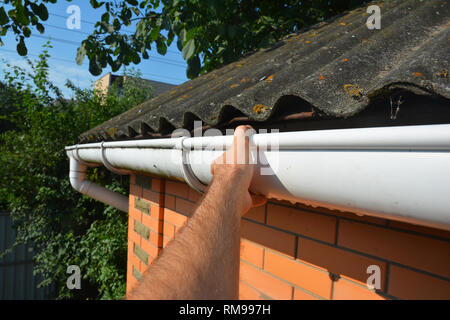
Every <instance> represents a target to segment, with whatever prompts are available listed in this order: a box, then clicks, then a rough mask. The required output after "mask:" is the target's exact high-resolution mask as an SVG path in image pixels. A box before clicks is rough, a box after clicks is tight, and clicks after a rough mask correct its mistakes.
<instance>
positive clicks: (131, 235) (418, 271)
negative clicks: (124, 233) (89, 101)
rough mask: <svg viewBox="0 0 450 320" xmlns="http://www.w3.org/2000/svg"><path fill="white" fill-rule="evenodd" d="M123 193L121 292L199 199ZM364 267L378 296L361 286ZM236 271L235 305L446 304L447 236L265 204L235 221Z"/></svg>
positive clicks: (170, 184) (173, 193)
mask: <svg viewBox="0 0 450 320" xmlns="http://www.w3.org/2000/svg"><path fill="white" fill-rule="evenodd" d="M130 190H131V191H130V211H129V229H128V242H129V244H128V251H129V252H128V271H127V291H130V290H131V288H132V287H133V286H135V285H137V283H138V280H137V279H136V276H137V277H139V275H140V274H143V273H144V272H145V271H146V269H147V268H148V266H150V265H151V263H152V262H153V261H154V259H156V258H157V257H158V255H160V254H161V253H162V251H163V250H164V248H165V247H166V246H168V245H170V241H171V240H172V239H174V238H175V237H176V235H177V233H178V232H179V230H180V229H181V228H182V227H183V225H185V224H186V223H187V222H188V220H189V217H190V216H191V215H192V214H193V213H194V211H195V209H196V207H197V206H198V204H199V203H200V202H201V198H202V195H201V194H199V193H198V192H196V191H194V190H192V189H191V188H189V187H188V186H187V185H186V184H184V183H181V182H177V181H171V180H164V179H160V178H155V177H150V176H144V175H141V176H138V179H136V176H133V177H132V179H131V187H130ZM136 204H137V205H136ZM143 236H144V237H143ZM135 245H136V246H137V247H138V248H139V250H141V251H138V252H139V254H140V255H141V257H142V251H143V252H145V253H146V254H147V255H148V264H147V265H146V264H145V263H143V262H142V260H141V259H140V258H139V257H137V256H136V254H135ZM144 256H145V255H144ZM370 265H376V266H378V267H379V268H380V289H377V290H375V289H373V290H372V289H369V288H368V287H367V285H366V281H367V278H368V277H369V276H370V274H368V273H367V267H368V266H370ZM240 269H241V270H240V274H239V277H240V285H239V290H240V291H239V296H240V298H241V299H296V300H321V299H383V300H384V299H450V232H447V231H443V230H437V229H432V228H427V227H422V226H415V225H411V224H407V223H401V222H396V221H388V220H384V219H379V218H375V217H369V216H362V217H361V216H357V215H355V214H353V213H349V212H339V211H331V210H329V209H327V208H320V207H319V208H318V207H310V206H307V205H305V204H296V205H293V204H291V203H288V202H285V201H272V200H271V201H269V202H268V203H267V204H266V205H265V206H262V207H258V208H254V209H252V210H251V211H249V212H248V213H247V214H246V215H245V216H244V217H243V218H242V225H241V268H240Z"/></svg>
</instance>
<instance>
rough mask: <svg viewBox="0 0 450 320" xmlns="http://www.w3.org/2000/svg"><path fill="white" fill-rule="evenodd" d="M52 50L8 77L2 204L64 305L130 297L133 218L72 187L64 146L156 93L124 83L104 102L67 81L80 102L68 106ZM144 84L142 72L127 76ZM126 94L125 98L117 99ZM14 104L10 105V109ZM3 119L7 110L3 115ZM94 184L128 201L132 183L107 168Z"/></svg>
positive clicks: (0, 138) (0, 148)
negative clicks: (72, 285) (75, 275)
mask: <svg viewBox="0 0 450 320" xmlns="http://www.w3.org/2000/svg"><path fill="white" fill-rule="evenodd" d="M49 46H50V45H49V44H47V45H46V46H45V47H44V49H43V52H42V54H41V55H40V57H39V59H37V61H34V62H32V61H30V60H28V63H29V65H30V67H31V72H27V71H25V70H24V69H22V68H20V67H17V66H11V65H9V66H8V68H9V69H8V70H5V81H4V83H3V87H4V88H7V90H8V94H9V96H8V97H9V100H8V101H9V102H8V103H10V105H9V109H8V110H7V112H4V113H3V117H2V119H3V120H4V121H7V123H8V124H9V125H10V126H9V127H8V128H7V129H6V131H4V132H2V133H1V134H0V167H1V168H2V169H3V170H2V172H3V179H2V180H1V181H0V205H2V206H3V207H4V208H3V209H5V210H9V211H10V212H11V214H12V217H13V221H14V225H15V227H16V228H17V233H18V238H17V243H20V242H31V243H33V246H34V251H35V259H36V267H35V273H37V274H40V275H41V276H42V279H43V281H42V282H41V283H40V286H46V285H49V284H51V283H52V282H54V283H55V284H56V292H55V295H56V297H57V298H59V299H65V298H77V299H117V298H121V297H122V296H123V295H124V293H125V278H126V253H127V215H126V213H123V212H120V211H118V210H116V209H114V208H112V207H108V206H105V205H104V204H102V203H99V202H97V201H94V200H92V199H89V198H87V197H85V196H82V195H81V194H80V193H78V192H76V191H74V190H73V189H72V187H71V186H70V183H69V180H68V169H69V161H68V158H67V156H66V153H65V151H64V147H65V146H67V145H72V144H76V143H77V139H78V136H79V135H80V134H81V133H83V132H85V131H87V130H88V129H90V128H92V127H94V126H96V125H98V124H100V123H102V122H104V121H106V120H108V119H110V118H112V117H113V116H115V115H117V114H120V113H122V112H124V111H126V110H128V109H129V108H131V107H134V106H135V105H137V104H139V103H141V102H143V101H144V100H146V99H149V98H150V96H151V88H150V87H148V86H147V85H140V86H138V85H136V83H134V82H133V81H126V82H125V83H124V84H123V85H124V86H123V87H121V88H119V86H117V85H116V86H113V89H112V90H111V91H110V92H109V93H108V94H106V96H105V95H103V94H101V93H100V92H96V91H95V90H93V89H92V90H91V89H88V90H86V89H80V88H77V87H76V86H74V85H73V84H72V83H70V82H68V83H67V86H68V87H69V88H71V89H72V90H73V92H74V99H73V100H71V101H68V100H65V99H64V98H63V96H62V94H61V91H60V89H59V88H57V87H55V86H54V85H53V84H52V83H51V81H50V80H49V67H48V58H49V54H48V50H47V48H48V47H49ZM126 74H127V75H128V76H135V77H138V76H139V73H138V72H136V71H133V70H132V71H131V72H130V71H126ZM119 91H120V94H119ZM11 102H12V104H11ZM0 110H2V112H3V109H0ZM89 179H91V180H94V181H96V182H98V183H101V184H103V185H106V186H107V187H108V188H111V189H114V190H116V191H118V192H122V193H123V194H126V193H127V188H128V180H127V179H126V178H123V180H122V181H121V178H120V177H118V176H115V175H112V174H111V173H109V172H108V171H106V170H103V169H94V170H92V171H91V172H90V175H89ZM69 265H78V266H79V267H80V268H81V275H82V279H83V280H82V288H81V290H68V289H67V288H66V280H67V277H68V275H67V274H66V270H67V267H68V266H69Z"/></svg>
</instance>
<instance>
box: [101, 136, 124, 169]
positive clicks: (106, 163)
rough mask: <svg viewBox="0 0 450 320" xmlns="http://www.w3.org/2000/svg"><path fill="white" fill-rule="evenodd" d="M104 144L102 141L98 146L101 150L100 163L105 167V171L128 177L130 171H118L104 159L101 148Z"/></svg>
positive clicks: (103, 148) (103, 152)
mask: <svg viewBox="0 0 450 320" xmlns="http://www.w3.org/2000/svg"><path fill="white" fill-rule="evenodd" d="M104 143H105V141H103V142H102V143H101V144H100V149H101V155H102V162H103V165H104V166H105V167H106V169H108V170H109V171H111V172H114V173H115V174H120V175H128V174H131V171H129V170H124V169H118V168H116V167H114V166H113V165H112V164H111V163H110V162H109V161H108V159H106V155H105V150H106V149H105V147H104V146H103V144H104Z"/></svg>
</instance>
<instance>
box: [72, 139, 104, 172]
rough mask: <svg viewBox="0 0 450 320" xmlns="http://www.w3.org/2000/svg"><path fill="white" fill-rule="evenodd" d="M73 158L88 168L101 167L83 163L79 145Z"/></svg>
mask: <svg viewBox="0 0 450 320" xmlns="http://www.w3.org/2000/svg"><path fill="white" fill-rule="evenodd" d="M73 157H74V158H75V160H77V161H78V162H79V163H80V164H82V165H84V166H86V167H92V168H94V167H99V166H100V165H99V164H96V163H87V162H85V161H83V160H82V159H81V157H80V155H79V154H78V144H77V145H76V146H75V154H73Z"/></svg>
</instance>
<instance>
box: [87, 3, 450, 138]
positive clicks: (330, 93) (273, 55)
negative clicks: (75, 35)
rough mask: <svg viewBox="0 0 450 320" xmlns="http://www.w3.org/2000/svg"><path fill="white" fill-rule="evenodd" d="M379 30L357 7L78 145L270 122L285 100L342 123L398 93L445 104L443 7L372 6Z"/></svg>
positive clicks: (447, 8)
mask: <svg viewBox="0 0 450 320" xmlns="http://www.w3.org/2000/svg"><path fill="white" fill-rule="evenodd" d="M374 4H377V5H379V6H380V7H381V18H382V19H381V29H380V30H369V29H368V28H367V26H366V21H367V18H368V17H369V14H367V13H366V8H367V6H364V7H361V8H358V9H356V10H353V11H351V12H349V13H348V14H346V15H343V16H341V17H338V18H335V19H334V20H332V21H328V22H324V23H321V24H319V25H316V26H314V27H312V28H311V29H309V30H308V31H306V32H303V33H299V34H293V35H290V36H288V37H286V38H285V39H283V40H282V41H280V42H279V43H277V44H276V45H275V46H274V47H272V48H269V49H264V50H259V51H257V52H255V53H253V54H251V55H248V56H246V57H244V58H243V59H241V60H239V61H237V62H234V63H231V64H229V65H227V66H224V67H222V68H220V69H217V70H214V71H212V72H209V73H207V74H205V75H203V76H200V77H198V78H196V79H194V80H191V81H188V82H185V83H183V84H181V85H179V86H177V87H176V88H174V89H172V90H170V91H167V92H165V93H163V94H161V95H159V96H158V97H156V98H153V99H151V100H149V101H147V102H145V103H143V104H141V105H139V106H137V107H135V108H133V109H131V110H129V111H127V112H125V113H123V114H121V115H119V116H117V117H115V118H113V119H111V120H109V121H107V122H105V123H103V124H101V125H100V126H97V127H96V128H94V129H92V130H90V131H88V132H86V133H84V134H83V135H81V141H82V142H83V143H84V142H92V141H101V140H111V139H132V138H134V137H136V136H142V135H144V136H145V135H147V134H148V133H155V132H156V133H158V132H164V131H165V132H168V130H169V129H175V128H182V127H184V128H192V122H193V120H196V119H201V120H202V121H203V122H204V123H205V124H207V125H210V126H212V127H214V126H218V125H220V124H221V123H223V122H224V121H227V120H229V119H230V118H231V117H235V116H236V115H241V116H247V117H248V118H249V119H250V120H252V121H270V119H271V115H272V114H274V112H275V110H276V109H277V108H283V101H286V99H285V98H286V97H287V96H296V97H298V98H300V99H302V101H304V102H307V103H309V104H310V105H311V107H312V108H313V109H314V111H315V113H316V114H317V115H320V116H321V117H350V116H352V115H354V114H356V113H358V112H359V111H361V110H363V109H364V108H365V107H367V106H368V104H369V102H370V101H371V98H373V97H375V96H379V95H382V94H385V93H387V92H389V91H390V90H394V89H396V88H406V89H407V90H410V91H412V92H415V93H419V94H431V95H438V96H442V97H445V98H450V88H449V78H448V77H449V76H448V71H447V70H448V64H449V52H450V51H449V41H450V34H449V26H450V21H449V20H450V19H449V17H450V5H448V4H447V2H446V1H442V0H422V1H420V0H405V1H393V0H392V1H383V2H375V3H374Z"/></svg>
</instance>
